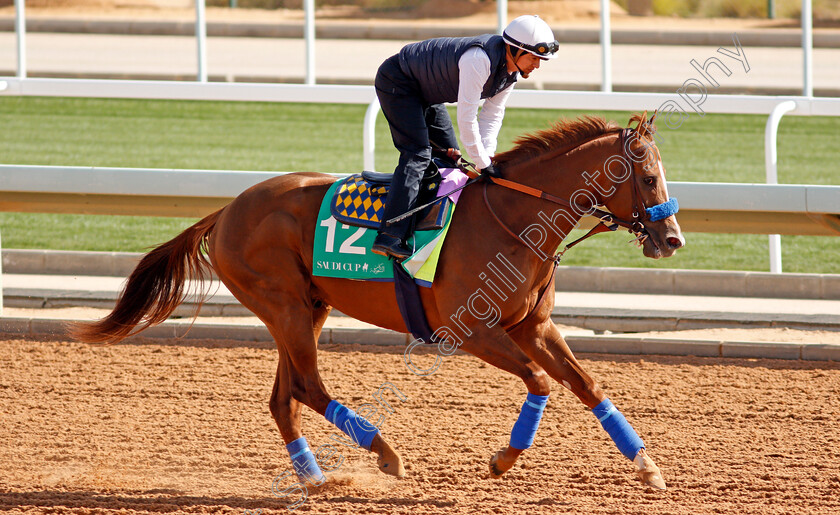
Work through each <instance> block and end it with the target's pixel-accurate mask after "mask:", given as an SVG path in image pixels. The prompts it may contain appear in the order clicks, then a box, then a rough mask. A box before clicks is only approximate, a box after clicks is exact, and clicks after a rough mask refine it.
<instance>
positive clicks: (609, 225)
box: [484, 129, 648, 266]
mask: <svg viewBox="0 0 840 515" xmlns="http://www.w3.org/2000/svg"><path fill="white" fill-rule="evenodd" d="M630 131H632V129H622V131H621V134H620V142H621V149H622V153H625V150H624V142H625V140H626V139H627V137H628V135H629V132H630ZM488 179H489V181H490V182H492V183H493V184H496V185H498V186H502V187H503V188H507V189H509V190H514V191H518V192H520V193H524V194H526V195H530V196H532V197H535V198H538V199H542V200H547V201H548V202H551V203H554V204H558V205H561V206H563V207H567V208H571V209H573V210H574V211H577V212H588V213H589V214H590V215H592V216H595V217H597V218H598V219H599V222H598V224H597V225H596V226H595V227H593V228H592V229H590V230H589V232H587V233H586V234H584V235H583V236H581V237H580V238H578V239H576V240H575V241H573V242H571V243H569V244H567V245H566V246H564V247H563V250H561V251H560V252H558V253H556V254H554V255H553V256H552V258H551V259H552V261H554V265H555V266H557V265H559V264H560V260H561V259H562V258H563V254H565V253H566V251H567V250H569V249H570V248H572V247H574V246H575V245H577V244H578V243H580V242H582V241H583V240H585V239H587V238H590V237H592V236H595V235H596V234H600V233H602V232H610V231H615V230H616V229H618V228H619V227H624V228H625V229H627V230H628V231H629V232H631V233H633V234H634V235H635V236H636V238H635V241H636V242H637V243H639V244H641V243H642V242H643V241H644V240H645V239H646V238H647V237H648V233H647V230H646V229H645V226H644V224H643V223H642V221H643V220H644V218H643V217H644V216H646V215H647V212H646V211H647V210H645V209H643V208H644V206H643V205H642V208H641V209H640V208H639V202H641V195H640V194H639V191H638V185H637V184H636V180H635V170H633V172H632V174H631V181H632V183H633V189H632V192H633V193H632V194H633V220H632V221H627V220H624V219H621V218H618V217H617V216H615V215H614V214H612V213H610V212H609V211H604V210H603V209H598V208H595V207H594V206H593V207H592V208H586V209H581V207H580V206H573V205H572V203H571V202H569V201H568V200H566V199H564V198H561V197H558V196H556V195H552V194H550V193H546V192H545V191H543V190H540V189H537V188H533V187H531V186H527V185H525V184H521V183H518V182H514V181H510V180H507V179H502V178H494V177H488ZM487 184H488V182H485V183H484V204H485V205H486V206H487V210H488V211H490V214H491V215H493V218H495V219H496V222H498V223H499V225H501V226H502V228H503V229H504V230H505V231H506V232H507V233H508V234H509V235H511V236H512V237H513V238H514V239H516V240H517V241H519V242H520V243H522V244H523V245H525V246H526V247H531V245H530V244H528V243H527V242H526V241H525V240H524V239H522V237H521V236H519V235H518V234H516V233H515V232H513V231H511V230H510V228H509V227H508V226H507V224H505V223H504V222H503V221H502V219H501V218H499V216H498V215H497V214H496V212H495V210H494V209H493V207H492V206H491V205H490V200H489V199H488V198H487ZM643 213H644V214H643ZM631 241H632V240H631Z"/></svg>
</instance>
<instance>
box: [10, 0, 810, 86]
mask: <svg viewBox="0 0 840 515" xmlns="http://www.w3.org/2000/svg"><path fill="white" fill-rule="evenodd" d="M14 1H15V33H16V36H17V38H16V40H17V77H18V78H19V79H25V78H26V74H27V72H26V70H27V64H26V9H25V0H14ZM811 4H812V1H811V0H802V9H801V25H802V95H803V96H806V97H811V96H813V95H814V85H813V82H814V81H813V57H812V56H813V46H814V36H813V24H814V20H813V13H812V6H811ZM599 5H600V8H599V10H600V20H601V30H600V38H599V41H600V45H601V91H604V92H610V91H612V36H611V30H610V1H609V0H600V2H599ZM303 10H304V22H303V36H304V41H305V44H306V70H305V80H304V83H305V84H309V85H312V84H315V1H314V0H304V1H303ZM507 11H508V8H507V0H496V15H497V26H496V32H497V33H498V34H501V33H502V30H503V29H504V27H505V26H506V25H507ZM195 37H196V47H197V50H198V52H197V64H198V73H197V76H196V80H197V81H199V82H207V21H206V17H205V0H195Z"/></svg>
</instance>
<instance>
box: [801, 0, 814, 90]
mask: <svg viewBox="0 0 840 515" xmlns="http://www.w3.org/2000/svg"><path fill="white" fill-rule="evenodd" d="M813 25H814V17H813V15H812V12H811V0H802V95H803V96H806V97H812V96H814V63H813V53H814V35H813V30H812V29H813Z"/></svg>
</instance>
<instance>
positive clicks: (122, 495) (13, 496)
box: [0, 488, 288, 513]
mask: <svg viewBox="0 0 840 515" xmlns="http://www.w3.org/2000/svg"><path fill="white" fill-rule="evenodd" d="M287 505H288V503H287V502H285V501H281V500H278V499H277V498H271V497H267V498H258V499H254V498H246V497H235V496H234V497H210V496H192V495H184V494H183V492H181V491H179V490H171V489H160V488H157V489H151V490H126V491H119V492H109V493H101V492H91V491H85V490H39V491H32V492H3V493H2V494H0V511H3V510H4V509H9V508H12V509H14V508H40V509H47V508H48V509H70V510H72V509H78V508H84V509H97V508H99V509H102V510H123V509H124V510H136V511H141V512H156V513H172V512H177V511H183V510H184V509H185V508H187V507H190V508H195V507H205V508H211V509H219V508H225V507H227V508H233V509H236V510H237V511H245V510H248V511H249V512H256V510H259V509H265V508H270V509H277V510H280V509H282V510H283V511H286V507H287Z"/></svg>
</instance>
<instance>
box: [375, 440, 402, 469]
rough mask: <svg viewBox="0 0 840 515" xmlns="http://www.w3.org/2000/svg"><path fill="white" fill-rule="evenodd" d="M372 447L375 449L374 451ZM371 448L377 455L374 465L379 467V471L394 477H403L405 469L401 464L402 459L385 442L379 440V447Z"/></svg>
mask: <svg viewBox="0 0 840 515" xmlns="http://www.w3.org/2000/svg"><path fill="white" fill-rule="evenodd" d="M374 447H376V448H375V449H374ZM374 447H371V450H375V451H376V452H377V453H378V454H379V458H378V459H377V460H376V464H377V465H379V470H381V471H382V472H384V473H386V474H388V475H391V476H396V477H405V467H404V466H403V463H402V458H400V455H399V454H397V452H396V451H395V450H394V449H393V448H391V446H390V445H388V442H386V441H385V440H382V439H381V438H380V439H379V445H376V446H374Z"/></svg>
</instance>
